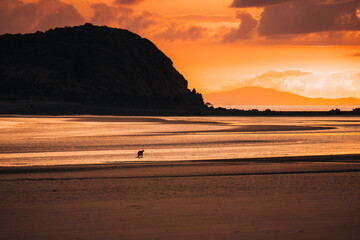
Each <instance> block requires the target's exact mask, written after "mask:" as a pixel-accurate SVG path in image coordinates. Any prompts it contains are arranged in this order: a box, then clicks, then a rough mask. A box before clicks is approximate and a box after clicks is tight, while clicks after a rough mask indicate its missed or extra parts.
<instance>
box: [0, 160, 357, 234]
mask: <svg viewBox="0 0 360 240" xmlns="http://www.w3.org/2000/svg"><path fill="white" fill-rule="evenodd" d="M341 158H343V159H344V158H346V157H345V156H339V158H338V159H336V161H331V162H326V161H322V162H318V160H316V159H315V161H312V160H311V158H307V159H305V160H306V161H305V162H301V159H300V158H297V159H293V160H294V161H281V162H279V161H275V159H273V161H267V162H264V161H261V160H260V159H259V161H257V160H256V159H254V160H253V161H230V162H226V161H223V162H220V161H216V162H185V163H184V162H173V163H149V164H146V163H144V164H141V165H134V164H117V165H113V166H111V165H92V166H88V167H84V166H66V167H62V166H57V167H24V168H21V169H18V170H14V169H13V168H12V171H11V169H10V168H7V169H4V168H3V169H2V172H1V174H0V177H1V178H0V191H1V196H2V197H1V200H0V209H1V224H0V226H1V227H0V233H1V236H2V237H3V238H4V239H357V238H358V236H359V233H360V190H359V189H360V164H359V160H360V158H359V156H357V158H358V160H351V161H349V160H347V161H341V160H340V159H341ZM351 158H353V157H351Z"/></svg>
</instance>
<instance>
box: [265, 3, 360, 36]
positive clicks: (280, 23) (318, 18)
mask: <svg viewBox="0 0 360 240" xmlns="http://www.w3.org/2000/svg"><path fill="white" fill-rule="evenodd" d="M357 8H360V1H358V0H355V1H341V0H339V1H333V0H323V1H312V0H302V1H292V2H285V3H282V4H277V5H271V6H267V7H265V8H264V12H263V13H262V14H261V19H260V24H259V34H260V35H263V36H269V35H276V34H302V33H316V32H325V31H358V30H360V19H359V18H358V16H357V12H356V11H357Z"/></svg>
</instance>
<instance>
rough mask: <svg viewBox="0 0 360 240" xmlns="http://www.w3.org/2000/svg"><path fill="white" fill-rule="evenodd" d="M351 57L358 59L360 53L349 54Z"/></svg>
mask: <svg viewBox="0 0 360 240" xmlns="http://www.w3.org/2000/svg"><path fill="white" fill-rule="evenodd" d="M351 56H352V57H360V52H358V53H354V54H351Z"/></svg>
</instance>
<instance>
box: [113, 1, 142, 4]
mask: <svg viewBox="0 0 360 240" xmlns="http://www.w3.org/2000/svg"><path fill="white" fill-rule="evenodd" d="M142 1H143V0H115V4H119V5H134V4H138V3H139V2H142Z"/></svg>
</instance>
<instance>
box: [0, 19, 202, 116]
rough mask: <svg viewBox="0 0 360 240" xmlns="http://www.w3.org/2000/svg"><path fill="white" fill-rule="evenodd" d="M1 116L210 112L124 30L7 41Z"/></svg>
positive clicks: (0, 65)
mask: <svg viewBox="0 0 360 240" xmlns="http://www.w3.org/2000/svg"><path fill="white" fill-rule="evenodd" d="M0 52H1V56H2V57H1V59H0V100H1V103H2V104H1V105H2V106H1V110H0V113H35V114H57V113H60V114H72V113H75V114H77V113H99V114H101V113H104V114H128V113H145V114H146V113H148V114H157V113H161V112H168V113H172V112H173V113H176V114H181V113H183V114H186V113H190V114H192V113H196V112H199V111H201V109H202V108H205V105H204V102H203V99H202V96H201V94H199V93H197V92H196V90H195V89H194V90H192V91H191V90H189V89H188V83H187V81H186V80H185V79H184V77H183V76H182V75H181V74H180V73H179V72H178V71H177V70H176V69H175V68H174V67H173V63H172V61H171V60H170V59H169V58H168V57H167V56H165V54H164V53H163V52H161V51H160V50H159V49H158V48H157V47H156V46H155V45H154V44H153V43H152V42H150V41H149V40H148V39H146V38H142V37H140V36H138V35H137V34H135V33H132V32H130V31H127V30H123V29H116V28H109V27H105V26H102V27H99V26H94V25H92V24H85V25H82V26H76V27H65V28H56V29H51V30H48V31H46V32H36V33H34V34H24V35H22V34H15V35H12V34H5V35H2V36H0Z"/></svg>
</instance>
